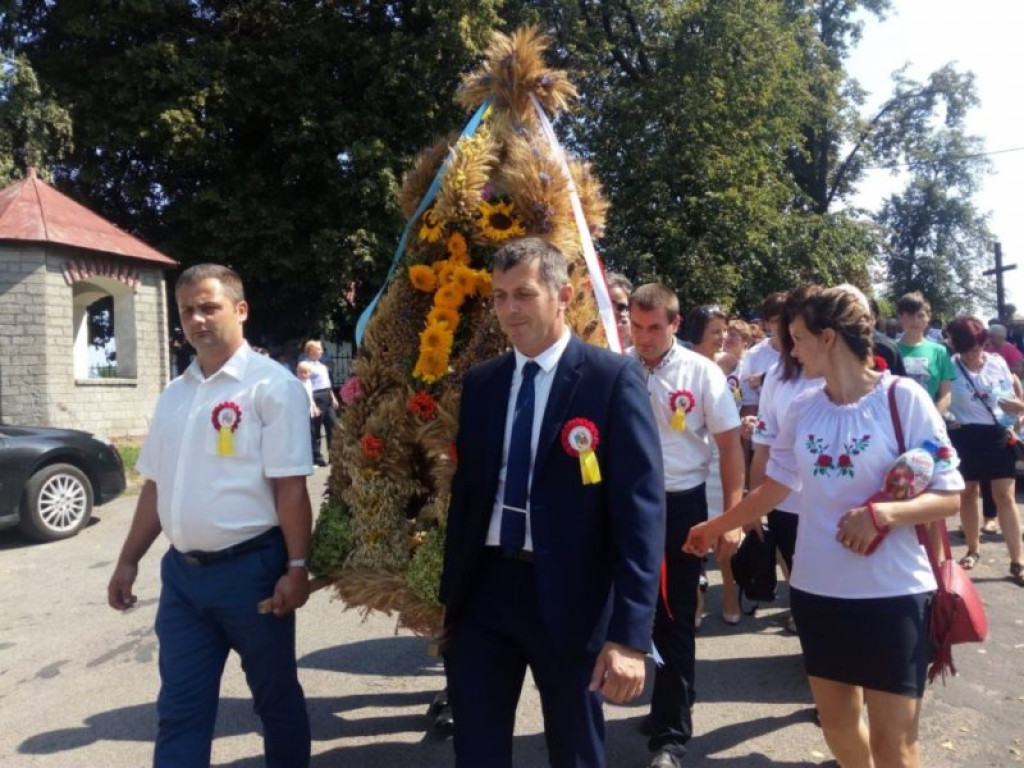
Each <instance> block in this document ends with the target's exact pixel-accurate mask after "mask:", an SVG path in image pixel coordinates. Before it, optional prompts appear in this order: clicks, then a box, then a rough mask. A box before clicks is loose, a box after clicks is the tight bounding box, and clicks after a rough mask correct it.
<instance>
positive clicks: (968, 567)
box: [960, 552, 981, 571]
mask: <svg viewBox="0 0 1024 768" xmlns="http://www.w3.org/2000/svg"><path fill="white" fill-rule="evenodd" d="M980 560H981V555H979V554H978V553H977V552H968V553H967V554H966V555H964V556H963V557H961V558H960V567H961V568H963V569H964V570H965V571H973V570H974V566H976V565H977V564H978V562H979V561H980Z"/></svg>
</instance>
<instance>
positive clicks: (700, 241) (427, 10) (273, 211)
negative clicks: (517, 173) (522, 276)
mask: <svg viewBox="0 0 1024 768" xmlns="http://www.w3.org/2000/svg"><path fill="white" fill-rule="evenodd" d="M891 6H892V3H891V0H839V1H837V2H827V3H823V2H818V1H817V0H619V1H618V2H604V1H603V0H415V1H413V2H387V1H384V0H382V1H381V2H369V3H368V2H365V0H337V2H331V3H282V2H279V1H278V0H218V1H217V2H214V1H213V0H131V1H130V2H121V1H116V0H62V2H60V3H52V2H49V1H48V0H19V1H15V0H0V45H3V46H6V49H7V50H10V51H17V52H18V53H19V55H21V57H20V58H14V59H9V61H10V62H14V63H13V64H10V65H9V66H8V67H7V68H6V69H5V70H4V72H3V75H4V77H5V78H6V81H5V82H7V83H8V84H9V85H8V88H7V89H6V93H7V96H6V99H7V100H6V102H4V103H3V104H0V108H3V107H6V112H3V113H0V176H2V175H3V174H5V173H6V174H7V175H8V176H10V175H12V174H13V175H18V174H20V173H21V172H23V170H24V167H26V166H27V164H29V162H30V161H31V162H35V163H37V164H40V165H46V164H47V163H48V162H51V163H52V161H53V160H54V159H56V158H60V157H61V156H62V155H66V157H65V159H64V161H63V162H61V163H60V164H59V165H58V166H56V171H57V173H56V176H57V178H56V181H57V183H58V185H59V186H60V187H61V188H62V189H64V190H65V191H67V192H70V193H71V194H73V195H74V196H75V197H76V198H78V199H81V200H83V201H85V202H87V203H88V204H89V205H90V206H91V207H93V208H94V209H96V210H97V211H98V212H99V213H100V214H102V215H104V216H106V217H108V218H110V219H111V220H113V221H114V222H115V223H117V224H119V225H121V226H122V227H124V228H126V229H128V230H130V231H133V232H136V233H138V234H139V235H141V236H142V237H144V238H145V239H147V240H149V241H150V242H152V243H153V244H154V245H156V246H157V247H159V248H161V249H163V250H164V251H166V252H167V253H169V254H170V255H172V256H174V257H175V258H178V259H180V260H181V261H182V262H183V264H185V265H188V264H192V263H196V262H199V261H220V262H225V263H228V264H231V265H233V266H235V267H236V268H238V269H239V270H240V271H241V273H242V275H243V277H244V279H245V281H246V285H247V289H248V292H249V295H250V299H251V302H252V304H253V314H252V317H251V319H250V322H249V328H250V334H251V335H253V336H254V337H256V338H258V339H261V340H263V341H265V342H273V341H276V340H283V339H286V338H290V337H294V336H297V335H311V334H315V333H318V332H326V333H328V334H329V335H336V336H339V337H342V336H347V335H348V332H349V331H350V330H351V327H352V325H353V323H354V319H355V317H356V316H357V314H358V312H359V311H360V310H361V309H362V307H363V306H365V304H366V303H367V302H368V301H369V300H370V298H371V297H372V296H373V294H374V293H375V292H376V290H377V288H378V287H379V285H380V282H381V280H382V279H383V277H384V274H385V273H386V270H387V266H388V261H389V259H390V256H391V253H392V252H393V249H394V247H395V245H396V243H397V239H398V235H399V232H400V231H401V227H402V225H403V222H402V221H401V216H400V213H399V211H398V208H397V204H396V201H395V193H396V191H397V189H398V187H399V185H400V178H401V176H402V174H403V173H404V172H405V171H406V170H407V169H408V168H409V167H410V164H411V160H412V157H413V156H414V154H415V153H416V152H417V151H418V150H419V149H420V148H422V147H423V146H425V145H427V144H429V143H431V142H432V140H433V139H434V138H435V137H436V136H437V135H441V134H445V133H448V132H450V131H451V130H453V129H456V128H457V127H458V126H460V125H461V124H462V122H463V121H464V119H465V115H463V114H462V113H461V111H460V110H459V109H458V108H457V107H456V106H455V105H454V103H453V101H452V95H453V93H454V91H455V88H456V87H457V84H458V80H459V76H460V75H461V74H462V73H463V72H464V71H466V70H467V69H468V68H469V66H470V64H471V63H472V62H473V61H474V60H475V59H476V58H477V57H478V56H479V54H480V53H481V51H482V50H483V48H484V46H485V45H486V42H487V40H488V37H489V32H490V30H491V29H492V28H494V27H496V26H498V25H499V24H502V23H503V24H504V27H505V29H511V28H513V27H515V26H518V25H519V24H522V23H528V22H537V23H540V24H541V25H542V27H544V28H545V29H547V30H549V31H550V33H551V34H552V36H553V37H554V39H555V41H556V45H555V49H554V55H555V57H556V59H558V60H557V61H556V62H553V63H555V64H557V65H560V66H563V67H565V68H566V69H568V70H569V74H570V77H571V79H572V80H573V81H574V82H575V83H576V84H577V86H578V88H579V91H580V94H581V99H580V105H579V106H580V109H579V111H578V113H576V114H575V115H572V116H567V117H564V118H562V119H561V120H560V124H559V126H558V129H559V132H560V133H561V135H562V136H563V137H564V138H565V140H566V141H567V143H569V144H570V145H571V148H572V149H573V150H574V151H575V152H576V153H577V154H579V155H581V156H583V157H585V158H587V159H589V160H591V161H592V162H593V164H594V165H595V169H596V171H597V174H598V176H599V178H600V179H601V180H602V182H603V184H604V186H605V188H606V191H607V194H608V197H609V198H610V199H611V201H612V203H613V206H612V211H611V214H610V217H609V220H608V228H607V233H606V235H605V237H604V239H603V240H602V241H600V243H599V247H600V249H601V252H602V256H603V257H604V258H605V260H606V261H607V262H608V264H609V265H610V266H612V267H614V268H618V269H621V270H624V271H626V272H627V273H628V274H629V275H630V276H631V277H633V278H635V279H638V280H640V281H646V280H654V279H657V280H663V281H665V282H667V283H669V284H670V285H672V286H673V287H674V288H676V289H677V290H678V292H679V293H680V296H681V298H682V300H683V302H684V304H686V305H690V304H694V303H704V302H717V303H721V304H724V305H726V306H732V307H736V308H737V309H740V310H745V309H749V308H752V307H753V306H755V305H756V304H757V303H758V302H759V301H760V299H761V297H762V296H763V295H764V294H765V293H767V292H769V291H771V290H776V289H781V288H791V287H792V286H793V285H794V284H797V283H800V282H803V281H806V280H818V281H822V282H835V281H837V280H843V279H846V280H851V281H853V282H856V283H859V284H861V285H864V286H867V284H868V283H869V282H870V280H869V279H868V262H869V259H871V258H872V257H876V256H879V255H881V256H882V258H883V261H884V262H885V265H886V266H885V269H883V270H882V271H883V272H884V273H885V275H886V276H887V277H888V278H889V279H891V280H893V281H894V286H895V284H896V283H899V285H901V286H902V285H904V284H906V283H907V282H913V281H922V286H919V287H923V286H924V285H927V286H931V285H935V286H938V287H940V288H942V287H943V286H944V285H945V283H947V282H950V281H952V282H954V283H956V282H959V283H960V284H961V286H963V290H961V289H960V288H959V287H957V286H953V287H952V288H953V290H952V292H951V293H949V295H948V296H946V297H943V296H936V297H933V299H934V300H936V301H937V302H938V303H939V304H943V303H948V304H949V305H950V306H952V305H953V304H956V303H958V302H962V301H966V300H967V298H968V297H969V296H976V295H978V292H979V290H981V289H980V288H979V286H981V285H983V284H982V283H980V282H979V281H978V280H977V276H976V275H975V274H974V273H973V272H970V270H966V268H965V262H964V259H968V258H977V256H978V251H977V245H978V244H979V243H981V242H982V241H983V240H984V237H985V235H984V232H983V231H982V229H983V224H984V220H983V217H982V216H980V215H979V214H978V213H977V211H976V210H974V207H973V197H972V196H973V193H974V191H975V189H976V187H970V186H969V185H967V184H965V183H962V181H963V180H962V179H957V178H955V177H957V176H958V175H960V176H963V175H967V176H970V175H971V174H972V173H973V172H974V171H972V170H971V169H970V168H967V167H964V166H962V165H958V162H957V161H956V159H955V158H956V157H957V155H956V154H955V153H953V152H952V151H951V149H950V148H951V146H952V143H955V142H956V141H960V142H961V143H964V146H966V145H967V144H969V143H970V142H969V137H965V136H964V135H963V133H962V125H963V117H964V114H965V113H966V112H967V111H968V110H969V109H970V108H971V107H972V106H973V105H974V104H975V95H974V91H973V83H972V81H971V78H970V76H969V75H967V74H963V73H960V72H958V71H957V70H955V69H954V68H952V67H944V68H942V69H940V70H938V71H937V72H935V73H934V74H932V75H931V76H930V77H929V78H927V79H926V80H925V81H923V82H920V83H918V82H914V81H912V80H910V79H909V78H907V77H906V75H905V73H904V72H898V73H896V75H895V76H894V90H893V94H892V97H891V98H890V99H889V100H887V101H886V102H885V103H884V104H883V105H882V107H881V108H880V109H879V110H878V111H877V112H876V113H875V114H873V115H864V114H862V106H863V101H864V95H863V92H862V91H861V89H860V87H859V85H858V84H857V83H856V82H855V81H853V80H852V79H851V78H850V76H849V75H848V73H847V72H846V71H845V63H846V60H847V58H848V56H849V53H850V51H851V49H852V47H853V46H855V45H856V44H857V42H858V41H859V39H860V35H861V30H862V26H863V19H864V18H865V17H866V15H868V14H872V15H875V16H877V17H884V16H885V15H886V13H888V12H889V10H890V9H891ZM499 12H500V14H501V18H499ZM22 54H23V55H22ZM26 57H27V58H26ZM29 61H31V67H30V66H29V65H28V62H29ZM32 67H34V68H35V72H37V73H38V76H39V82H36V81H35V80H34V79H33V78H32V77H30V75H31V72H32ZM11 83H18V84H19V85H17V87H14V86H13V85H10V84H11ZM40 83H42V84H43V85H40ZM59 104H64V105H67V107H68V112H61V111H60V108H59V107H58V106H57V105H59ZM68 114H70V119H71V120H73V122H74V126H75V136H76V142H75V143H76V146H75V148H74V150H73V151H70V143H69V139H70V123H69V120H68ZM939 123H941V125H939ZM12 126H13V127H12ZM5 130H6V134H5ZM943 135H945V136H946V137H947V140H945V141H946V145H947V148H946V149H945V150H942V149H941V145H942V142H941V141H940V142H939V143H936V142H937V141H938V140H939V139H940V138H941V136H943ZM5 136H8V137H13V138H11V139H9V140H8V141H7V144H4V141H5V138H4V137H5ZM25 137H31V140H28V139H27V138H25ZM69 151H70V152H69ZM17 152H21V154H22V155H23V157H20V156H18V155H17ZM31 153H35V154H34V155H32V157H33V158H35V157H41V158H42V160H39V161H36V160H33V159H31V158H29V157H28V156H29V154H31ZM939 156H941V157H942V158H944V160H942V163H941V164H942V166H943V168H944V170H942V171H941V172H940V171H937V170H936V167H937V166H936V162H935V158H938V157H939ZM19 157H20V159H19ZM4 162H6V165H3V163H4ZM869 166H883V167H889V168H893V169H896V168H901V167H908V168H909V169H910V171H911V175H912V184H913V185H914V189H910V188H908V190H907V191H906V193H904V194H903V195H901V196H900V199H899V200H893V201H890V204H889V205H887V207H886V208H885V209H884V211H882V212H880V214H879V215H878V217H877V218H876V220H875V221H871V220H869V219H868V218H866V217H865V216H863V215H861V214H860V213H859V212H857V211H854V210H852V209H850V208H849V207H848V206H849V203H848V201H849V199H850V198H851V196H852V194H853V193H854V192H855V191H856V189H857V185H858V184H859V183H860V181H861V180H862V178H863V174H864V172H865V170H866V168H867V167H869ZM18 169H21V170H18ZM940 177H941V179H942V181H940V180H939V178H940ZM931 178H935V179H936V180H935V182H934V183H935V185H936V186H935V189H933V190H931V191H926V189H925V182H926V180H928V179H931ZM943 183H945V184H946V185H947V186H950V185H952V186H953V187H955V190H954V191H952V192H948V193H947V196H948V197H950V198H951V200H952V201H953V202H949V201H945V200H944V199H943V197H942V194H941V193H942V189H941V185H942V184H943ZM933 204H934V205H939V206H940V207H942V209H943V211H944V213H941V212H940V211H938V210H932V209H931V208H930V206H932V205H933ZM922 206H924V208H923V209H922ZM910 225H913V226H911V227H910V228H911V229H914V228H916V232H915V233H914V236H913V237H910V236H909V234H908V232H907V229H908V226H910ZM921 227H930V228H931V229H930V230H929V231H928V232H922V231H920V228H921ZM895 233H898V235H897V234H895ZM927 243H933V245H926V244H927ZM922 254H928V255H927V256H922ZM901 260H902V261H901ZM897 263H902V264H907V263H913V264H914V265H915V266H913V268H911V269H910V270H909V271H907V270H903V271H901V269H902V268H901V267H899V266H898V265H897ZM894 265H897V266H894ZM945 265H948V267H947V266H945ZM933 266H934V269H933ZM928 270H931V272H930V273H929V274H925V272H927V271H928ZM968 277H969V278H970V279H969V280H967V278H968ZM965 280H967V282H964V281H965ZM893 290H896V288H895V287H894V288H893Z"/></svg>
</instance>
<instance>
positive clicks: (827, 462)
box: [815, 453, 832, 467]
mask: <svg viewBox="0 0 1024 768" xmlns="http://www.w3.org/2000/svg"><path fill="white" fill-rule="evenodd" d="M815 463H816V464H817V465H818V466H819V467H831V466H832V457H831V456H829V455H828V454H827V453H823V454H821V455H820V456H819V457H818V461H817V462H815Z"/></svg>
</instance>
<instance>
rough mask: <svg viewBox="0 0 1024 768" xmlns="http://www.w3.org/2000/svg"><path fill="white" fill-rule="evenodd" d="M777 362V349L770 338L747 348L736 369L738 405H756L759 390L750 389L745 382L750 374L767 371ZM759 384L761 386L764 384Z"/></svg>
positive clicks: (759, 394)
mask: <svg viewBox="0 0 1024 768" xmlns="http://www.w3.org/2000/svg"><path fill="white" fill-rule="evenodd" d="M777 362H779V350H777V349H776V348H775V347H773V346H772V341H771V339H765V340H764V341H759V342H757V344H755V345H754V346H752V347H751V348H750V349H748V350H747V353H746V354H745V355H744V356H743V358H742V359H741V360H740V365H739V367H738V368H737V369H736V378H738V379H739V382H740V405H757V401H758V400H759V399H760V397H761V392H760V391H759V390H756V389H751V388H750V384H748V383H747V382H748V381H749V379H750V377H751V376H760V375H761V374H763V373H767V371H768V369H769V368H771V367H772V366H773V365H775V364H776V363H777ZM761 386H762V387H763V386H764V384H762V385H761Z"/></svg>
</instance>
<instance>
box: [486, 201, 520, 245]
mask: <svg viewBox="0 0 1024 768" xmlns="http://www.w3.org/2000/svg"><path fill="white" fill-rule="evenodd" d="M477 226H479V227H480V231H481V232H482V233H483V236H484V237H486V238H487V239H488V240H496V241H498V242H501V241H502V240H508V239H509V238H510V237H523V236H524V235H525V234H526V230H525V229H523V223H522V222H521V221H520V220H519V217H518V216H516V207H515V206H514V205H513V204H512V203H501V202H498V203H494V204H493V205H492V204H491V203H487V202H483V203H480V218H479V219H477Z"/></svg>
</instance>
